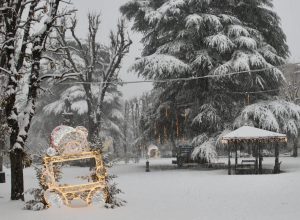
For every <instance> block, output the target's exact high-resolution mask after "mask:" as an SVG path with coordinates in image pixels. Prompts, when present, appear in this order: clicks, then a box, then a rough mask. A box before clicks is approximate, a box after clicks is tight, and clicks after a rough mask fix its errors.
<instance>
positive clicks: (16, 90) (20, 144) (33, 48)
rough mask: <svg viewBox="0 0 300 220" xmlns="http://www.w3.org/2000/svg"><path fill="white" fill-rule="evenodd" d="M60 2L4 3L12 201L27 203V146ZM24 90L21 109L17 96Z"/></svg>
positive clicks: (2, 54) (2, 64)
mask: <svg viewBox="0 0 300 220" xmlns="http://www.w3.org/2000/svg"><path fill="white" fill-rule="evenodd" d="M60 2H61V0H49V1H41V0H15V1H11V0H4V1H1V4H2V5H1V6H2V7H1V9H0V10H1V11H0V12H1V13H0V15H1V16H0V26H1V29H0V30H1V35H2V37H1V38H0V40H1V42H0V45H1V49H0V68H1V69H0V70H1V75H5V76H6V77H7V84H6V92H5V97H4V108H5V113H6V117H7V123H8V126H9V128H10V160H11V199H12V200H18V199H22V200H24V195H23V192H24V183H23V156H24V144H25V141H26V139H27V137H28V130H29V128H30V124H31V120H32V117H33V115H34V112H35V102H36V99H37V95H38V89H39V85H40V66H41V64H40V60H41V59H42V53H43V51H44V50H45V45H46V41H47V38H48V36H49V33H50V32H51V30H52V27H53V26H54V25H55V21H56V19H57V18H58V17H60V16H62V15H58V13H57V11H58V7H59V4H60ZM27 9H28V10H27ZM36 24H39V27H36V26H35V25H36ZM33 30H35V31H33ZM29 51H30V52H29ZM25 79H26V80H25ZM23 90H25V91H26V92H23V93H22V97H21V99H22V103H23V104H22V105H20V103H19V101H20V97H18V95H19V94H20V91H23Z"/></svg>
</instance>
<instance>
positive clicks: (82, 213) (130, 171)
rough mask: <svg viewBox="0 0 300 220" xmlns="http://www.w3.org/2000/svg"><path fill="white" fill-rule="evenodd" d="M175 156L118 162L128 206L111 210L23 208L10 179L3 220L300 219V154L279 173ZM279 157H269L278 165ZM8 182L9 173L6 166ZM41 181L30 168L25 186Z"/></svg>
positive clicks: (3, 188) (2, 191)
mask: <svg viewBox="0 0 300 220" xmlns="http://www.w3.org/2000/svg"><path fill="white" fill-rule="evenodd" d="M171 160H172V159H157V160H151V161H150V169H151V172H150V173H146V172H145V166H144V165H145V161H141V162H140V163H139V164H132V163H131V164H127V165H125V164H118V165H115V166H114V168H112V169H111V170H110V172H111V173H114V174H116V175H118V178H117V180H116V181H117V182H118V183H119V186H120V188H121V189H122V190H123V191H124V192H125V194H123V195H121V197H122V198H124V199H125V200H127V202H128V203H127V204H126V205H125V206H124V207H121V208H116V209H105V208H98V207H92V206H91V207H86V208H67V207H63V208H50V209H48V210H45V211H37V212H34V211H27V210H22V206H23V203H22V202H12V201H10V200H9V190H10V188H9V182H7V183H6V184H0V219H1V220H13V219H22V220H27V219H28V220H36V219H39V220H40V219H42V220H48V219H49V220H50V219H51V220H58V219H64V220H68V219H70V220H76V219H81V220H90V219H105V220H110V219H115V220H117V219H120V220H121V219H122V220H147V219H149V220H150V219H151V220H154V219H158V220H160V219H161V220H179V219H182V220H196V219H199V220H200V219H201V220H206V219H207V220H214V219H216V220H219V219H220V220H224V219H230V220H232V219H237V220H245V219H251V220H260V219H262V220H265V219H270V220H271V219H272V220H275V219H278V220H282V219H289V220H296V219H297V220H298V219H299V218H300V209H298V207H299V200H300V187H299V184H300V158H290V157H282V158H280V160H281V161H283V163H282V166H281V167H282V169H283V170H284V171H286V172H285V173H281V174H279V175H239V176H237V175H232V176H228V175H227V171H226V170H208V169H180V170H178V169H175V168H176V167H175V166H174V165H171ZM273 162H274V158H264V164H273ZM6 174H7V177H6V178H7V180H9V178H10V177H9V173H8V171H7V170H6ZM36 185H37V182H36V180H35V174H34V170H33V169H32V168H27V169H25V187H26V189H27V188H30V187H34V186H36Z"/></svg>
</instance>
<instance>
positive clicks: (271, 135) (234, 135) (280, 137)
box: [222, 126, 287, 142]
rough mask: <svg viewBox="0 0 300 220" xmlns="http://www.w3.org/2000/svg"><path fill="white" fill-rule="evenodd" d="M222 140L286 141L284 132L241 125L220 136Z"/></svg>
mask: <svg viewBox="0 0 300 220" xmlns="http://www.w3.org/2000/svg"><path fill="white" fill-rule="evenodd" d="M222 140H223V141H225V142H226V140H227V141H239V140H249V141H254V140H264V141H274V140H277V141H280V142H282V141H284V142H286V141H287V136H286V134H281V133H277V132H272V131H267V130H263V129H259V128H255V127H250V126H243V127H240V128H238V129H236V130H235V131H232V132H230V133H228V134H226V135H224V136H223V137H222Z"/></svg>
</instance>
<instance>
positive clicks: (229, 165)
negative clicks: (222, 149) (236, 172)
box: [227, 144, 231, 175]
mask: <svg viewBox="0 0 300 220" xmlns="http://www.w3.org/2000/svg"><path fill="white" fill-rule="evenodd" d="M227 148H228V175H231V162H230V144H228V145H227Z"/></svg>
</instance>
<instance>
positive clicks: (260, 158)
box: [258, 143, 263, 174]
mask: <svg viewBox="0 0 300 220" xmlns="http://www.w3.org/2000/svg"><path fill="white" fill-rule="evenodd" d="M261 151H262V143H260V144H259V146H258V158H259V174H262V160H263V157H262V155H261Z"/></svg>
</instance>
